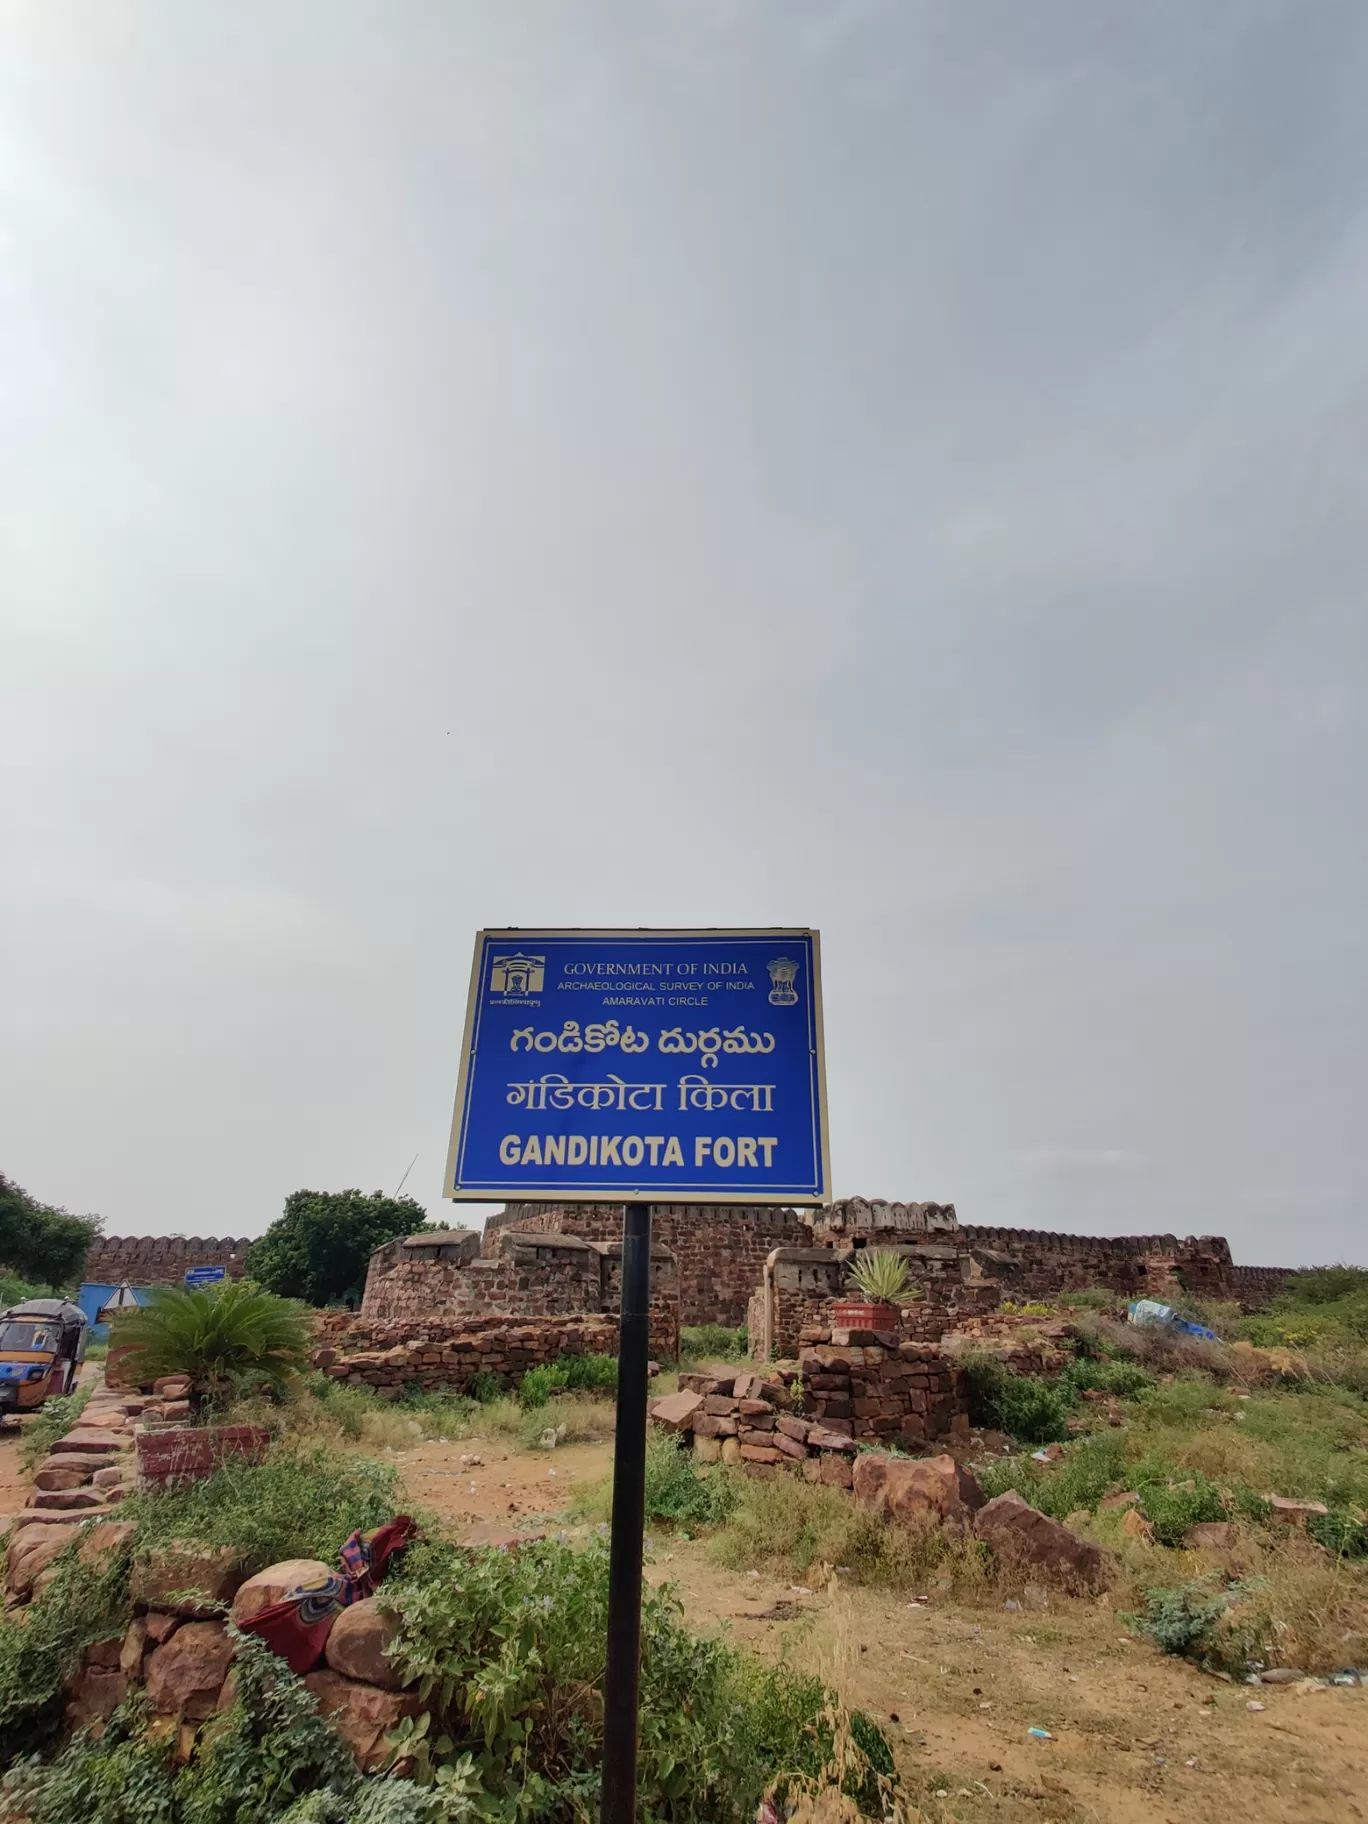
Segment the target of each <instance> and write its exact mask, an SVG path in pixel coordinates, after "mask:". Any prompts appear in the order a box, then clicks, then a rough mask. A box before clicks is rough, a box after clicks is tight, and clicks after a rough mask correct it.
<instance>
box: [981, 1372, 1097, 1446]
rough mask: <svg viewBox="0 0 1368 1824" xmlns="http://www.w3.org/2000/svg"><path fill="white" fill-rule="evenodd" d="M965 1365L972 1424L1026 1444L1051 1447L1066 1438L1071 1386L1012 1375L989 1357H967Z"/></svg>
mask: <svg viewBox="0 0 1368 1824" xmlns="http://www.w3.org/2000/svg"><path fill="white" fill-rule="evenodd" d="M964 1366H965V1370H966V1372H967V1374H968V1377H969V1417H970V1420H971V1422H972V1423H973V1424H975V1425H985V1426H991V1427H992V1428H994V1429H995V1430H997V1431H1005V1432H1008V1433H1009V1434H1010V1435H1011V1436H1012V1437H1014V1438H1019V1439H1020V1440H1021V1441H1022V1442H1023V1443H1025V1444H1054V1443H1057V1442H1059V1441H1060V1440H1061V1439H1063V1438H1067V1437H1068V1435H1069V1431H1068V1425H1067V1424H1066V1420H1067V1419H1068V1416H1069V1409H1070V1407H1071V1406H1072V1404H1073V1395H1072V1389H1071V1388H1070V1387H1068V1386H1067V1385H1064V1386H1060V1385H1059V1384H1058V1383H1056V1382H1053V1381H1045V1380H1042V1379H1040V1377H1039V1376H1037V1375H1033V1374H1013V1373H1012V1371H1011V1369H1010V1368H1004V1367H1003V1365H1002V1363H1001V1362H999V1361H996V1360H994V1358H993V1357H992V1356H989V1355H974V1356H970V1357H968V1359H967V1360H966V1361H965V1364H964Z"/></svg>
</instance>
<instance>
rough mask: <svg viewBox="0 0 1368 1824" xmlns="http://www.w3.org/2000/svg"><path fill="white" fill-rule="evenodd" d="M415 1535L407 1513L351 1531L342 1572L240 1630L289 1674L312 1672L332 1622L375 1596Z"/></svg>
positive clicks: (301, 1589) (312, 1582)
mask: <svg viewBox="0 0 1368 1824" xmlns="http://www.w3.org/2000/svg"><path fill="white" fill-rule="evenodd" d="M417 1536H418V1528H417V1527H416V1526H415V1525H414V1523H413V1521H412V1520H411V1519H410V1518H409V1516H408V1515H407V1514H400V1515H399V1516H398V1518H397V1519H394V1520H391V1521H389V1522H387V1524H386V1525H384V1526H377V1527H375V1528H374V1529H373V1530H372V1531H371V1532H368V1533H353V1534H352V1536H351V1538H350V1539H348V1541H347V1543H346V1544H345V1545H344V1546H343V1547H342V1550H341V1552H340V1553H339V1556H340V1558H341V1560H342V1569H341V1571H329V1572H328V1573H327V1575H326V1576H323V1577H312V1578H310V1579H309V1580H308V1581H307V1582H306V1583H301V1584H298V1585H297V1586H296V1587H295V1588H294V1589H293V1590H291V1591H290V1593H289V1595H288V1596H286V1597H285V1598H284V1599H283V1600H282V1601H280V1602H276V1603H272V1604H271V1606H270V1608H268V1609H263V1610H262V1611H261V1613H260V1614H259V1615H254V1616H253V1617H252V1619H251V1620H250V1621H244V1622H243V1623H242V1629H243V1632H244V1633H246V1634H257V1635H260V1637H261V1639H262V1640H264V1641H265V1642H266V1645H267V1646H268V1647H269V1648H270V1649H271V1651H272V1652H273V1653H278V1654H279V1655H280V1657H281V1659H283V1660H284V1661H285V1663H286V1665H287V1666H288V1667H289V1668H290V1670H291V1672H295V1673H298V1674H300V1675H302V1674H303V1673H305V1672H312V1671H313V1670H314V1668H315V1667H316V1666H318V1665H319V1664H321V1662H322V1659H323V1653H324V1649H325V1648H326V1647H327V1644H328V1636H329V1634H331V1632H332V1626H333V1623H334V1622H335V1621H336V1620H337V1617H338V1616H339V1615H340V1614H341V1613H342V1611H343V1609H346V1608H350V1606H351V1605H352V1603H354V1602H360V1601H361V1600H362V1599H363V1598H364V1597H366V1596H370V1595H373V1594H374V1592H375V1589H376V1587H377V1585H379V1584H380V1583H381V1582H383V1580H384V1576H385V1570H386V1567H387V1566H388V1564H389V1560H390V1559H391V1558H392V1557H393V1556H394V1554H395V1553H396V1552H401V1551H403V1549H404V1547H405V1546H406V1545H409V1544H410V1543H411V1542H412V1541H413V1540H414V1539H416V1538H417Z"/></svg>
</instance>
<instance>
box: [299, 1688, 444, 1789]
mask: <svg viewBox="0 0 1368 1824" xmlns="http://www.w3.org/2000/svg"><path fill="white" fill-rule="evenodd" d="M304 1686H305V1689H306V1690H308V1691H310V1692H312V1694H313V1698H314V1702H315V1703H316V1704H317V1705H318V1708H319V1713H320V1714H321V1715H323V1716H326V1717H327V1719H328V1721H329V1722H330V1723H331V1724H332V1726H333V1728H334V1729H336V1731H337V1733H338V1734H339V1735H340V1736H341V1737H342V1740H343V1741H344V1742H345V1743H346V1744H347V1746H348V1747H349V1748H350V1749H351V1751H352V1753H353V1754H354V1755H355V1756H356V1760H357V1764H358V1766H359V1767H361V1769H362V1770H363V1772H373V1771H374V1770H375V1769H377V1768H379V1767H380V1766H382V1765H383V1764H384V1762H385V1759H386V1757H387V1755H388V1753H389V1750H388V1748H387V1747H386V1745H385V1737H386V1736H387V1735H389V1734H390V1732H391V1731H392V1730H394V1729H396V1728H397V1727H398V1726H399V1723H400V1722H401V1720H402V1719H403V1718H404V1717H406V1716H416V1715H417V1713H418V1707H419V1699H418V1696H417V1693H416V1692H398V1691H379V1690H377V1689H376V1687H375V1686H374V1685H362V1684H356V1683H353V1681H352V1680H351V1679H349V1678H343V1677H342V1676H341V1674H340V1673H337V1672H332V1671H322V1672H310V1673H309V1674H308V1676H307V1677H306V1678H305V1680H304Z"/></svg>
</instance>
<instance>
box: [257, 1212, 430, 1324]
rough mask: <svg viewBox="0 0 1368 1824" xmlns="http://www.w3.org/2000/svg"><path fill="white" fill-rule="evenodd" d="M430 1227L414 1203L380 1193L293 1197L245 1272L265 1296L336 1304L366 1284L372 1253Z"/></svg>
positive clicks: (259, 1244)
mask: <svg viewBox="0 0 1368 1824" xmlns="http://www.w3.org/2000/svg"><path fill="white" fill-rule="evenodd" d="M427 1226H428V1220H427V1211H426V1210H424V1208H423V1206H422V1204H421V1203H417V1202H415V1201H414V1199H413V1198H412V1197H388V1196H386V1195H385V1193H384V1192H383V1191H372V1192H371V1193H370V1194H369V1196H368V1195H367V1194H366V1193H365V1192H364V1191H358V1190H350V1191H294V1192H292V1193H291V1194H290V1196H288V1197H287V1198H286V1199H285V1209H284V1212H283V1214H282V1215H280V1216H278V1217H277V1218H276V1220H275V1221H274V1222H273V1223H272V1224H271V1226H270V1228H269V1229H267V1231H266V1233H265V1234H264V1235H262V1236H261V1237H260V1239H259V1240H257V1241H254V1242H253V1243H252V1246H251V1248H250V1249H249V1250H248V1254H247V1271H248V1272H249V1273H250V1274H251V1275H252V1277H253V1278H254V1279H256V1280H258V1281H259V1282H260V1283H261V1284H262V1285H263V1286H265V1287H266V1288H267V1289H268V1290H269V1291H272V1292H277V1293H279V1294H280V1295H281V1296H282V1297H284V1298H302V1299H305V1300H306V1301H307V1302H308V1303H309V1304H311V1305H327V1304H334V1303H338V1304H340V1303H341V1302H342V1300H343V1299H345V1298H347V1297H348V1296H356V1295H357V1294H358V1293H359V1292H360V1291H361V1288H362V1287H363V1286H364V1285H365V1283H366V1267H367V1263H368V1262H369V1260H370V1257H371V1255H372V1253H373V1252H374V1251H375V1249H376V1248H378V1247H381V1246H382V1245H383V1244H384V1243H385V1242H387V1241H393V1240H395V1239H396V1238H397V1237H398V1236H400V1235H412V1234H415V1233H417V1232H418V1231H419V1230H421V1229H425V1228H426V1227H427Z"/></svg>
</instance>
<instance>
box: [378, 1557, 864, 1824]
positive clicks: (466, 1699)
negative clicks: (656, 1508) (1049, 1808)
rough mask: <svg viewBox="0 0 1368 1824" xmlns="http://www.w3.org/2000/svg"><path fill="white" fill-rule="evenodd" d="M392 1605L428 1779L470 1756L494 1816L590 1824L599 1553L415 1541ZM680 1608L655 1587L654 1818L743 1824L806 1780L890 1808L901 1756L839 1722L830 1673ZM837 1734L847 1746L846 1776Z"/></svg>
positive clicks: (648, 1655) (646, 1782)
mask: <svg viewBox="0 0 1368 1824" xmlns="http://www.w3.org/2000/svg"><path fill="white" fill-rule="evenodd" d="M382 1600H383V1601H384V1604H385V1607H386V1608H388V1609H390V1610H392V1611H393V1612H394V1613H395V1614H396V1615H397V1616H398V1618H399V1635H398V1640H397V1643H396V1645H395V1647H394V1648H393V1650H392V1657H393V1658H394V1660H395V1662H396V1664H397V1666H398V1667H399V1669H400V1671H401V1673H402V1675H403V1676H404V1677H405V1678H406V1679H416V1680H417V1681H418V1689H419V1691H420V1692H421V1693H422V1695H423V1697H424V1700H425V1701H426V1702H427V1704H428V1705H429V1709H430V1714H431V1717H432V1725H431V1727H430V1728H429V1729H428V1730H427V1731H426V1735H425V1740H426V1741H427V1742H428V1743H429V1745H430V1746H429V1753H430V1756H431V1760H432V1763H433V1764H434V1771H437V1770H439V1769H440V1767H441V1766H443V1765H444V1766H446V1767H448V1768H450V1767H452V1766H454V1765H459V1764H460V1763H461V1761H462V1758H463V1757H465V1756H469V1760H468V1762H466V1763H465V1778H466V1779H467V1780H470V1781H473V1782H474V1787H473V1790H474V1793H475V1794H476V1795H478V1796H479V1797H481V1798H482V1799H484V1800H486V1801H487V1802H486V1803H484V1804H482V1805H480V1806H479V1810H480V1811H482V1812H484V1813H486V1815H496V1814H499V1813H502V1812H503V1810H504V1808H505V1807H508V1808H509V1809H510V1810H511V1808H512V1804H513V1802H514V1801H516V1802H517V1807H518V1810H517V1815H519V1816H522V1817H528V1818H531V1817H543V1818H550V1817H575V1816H583V1815H586V1814H590V1815H592V1813H593V1812H594V1811H595V1810H596V1809H597V1803H598V1793H599V1777H600V1773H599V1767H600V1760H601V1752H602V1750H601V1742H602V1728H603V1716H602V1700H601V1696H600V1689H599V1687H600V1681H601V1679H602V1672H603V1647H602V1642H603V1637H604V1630H605V1627H606V1622H607V1556H606V1553H605V1552H604V1551H603V1550H601V1549H600V1548H597V1547H594V1548H591V1549H590V1550H588V1551H585V1552H577V1551H574V1550H572V1549H571V1548H569V1547H566V1546H560V1545H554V1544H550V1543H543V1544H540V1545H535V1546H528V1547H525V1548H524V1549H523V1550H522V1551H520V1552H518V1553H516V1554H505V1553H498V1552H488V1553H479V1554H477V1555H476V1556H475V1558H474V1559H471V1558H470V1557H468V1556H466V1555H464V1554H462V1553H460V1552H458V1551H457V1550H456V1549H455V1548H451V1547H444V1546H421V1547H417V1548H415V1549H414V1550H413V1551H411V1552H410V1553H409V1554H408V1556H407V1559H406V1561H405V1563H404V1565H403V1567H402V1569H401V1572H400V1573H399V1575H398V1576H397V1577H396V1578H393V1579H391V1581H390V1582H389V1583H387V1584H386V1585H385V1590H384V1596H383V1599H382ZM680 1616H681V1611H680V1609H679V1605H678V1603H677V1601H676V1600H675V1598H674V1596H673V1594H672V1593H671V1592H670V1591H668V1590H665V1591H661V1590H647V1591H646V1592H645V1594H644V1601H643V1612H642V1655H641V1719H642V1721H641V1745H640V1759H639V1763H638V1790H639V1804H640V1807H641V1812H642V1815H643V1816H645V1817H654V1818H670V1817H673V1818H679V1819H684V1818H687V1819H690V1820H697V1821H698V1824H713V1821H716V1824H744V1821H746V1820H749V1819H750V1818H752V1817H753V1816H754V1814H755V1810H756V1807H757V1805H758V1804H759V1802H760V1799H761V1797H762V1796H763V1795H764V1794H765V1792H766V1791H767V1790H770V1789H777V1790H778V1792H779V1794H780V1796H781V1798H782V1795H783V1794H784V1792H785V1791H786V1790H787V1789H789V1788H790V1787H795V1786H798V1785H799V1784H800V1783H802V1782H805V1781H814V1782H818V1783H822V1782H825V1783H826V1784H828V1785H830V1784H832V1783H839V1784H840V1786H841V1787H842V1789H843V1790H844V1791H845V1792H846V1794H847V1796H848V1797H850V1798H851V1799H852V1800H854V1801H855V1802H856V1803H857V1804H859V1805H860V1806H861V1807H862V1808H863V1809H864V1810H866V1811H872V1812H873V1813H874V1815H877V1816H882V1815H883V1814H884V1812H885V1810H886V1809H888V1801H889V1799H890V1798H891V1797H892V1793H891V1787H890V1781H891V1776H892V1757H891V1754H890V1752H889V1750H888V1745H887V1743H886V1742H885V1741H884V1739H883V1736H882V1735H881V1734H880V1732H879V1731H878V1729H877V1727H876V1726H875V1725H874V1724H873V1723H872V1722H870V1721H869V1720H868V1719H867V1718H866V1719H861V1720H860V1721H859V1723H858V1724H857V1723H856V1721H855V1719H854V1718H845V1717H844V1716H843V1714H842V1713H841V1712H840V1711H839V1707H838V1706H837V1705H836V1703H835V1700H834V1698H833V1697H832V1695H831V1693H830V1692H829V1691H827V1690H826V1689H825V1688H824V1686H823V1685H822V1683H821V1681H820V1680H817V1679H810V1678H800V1677H798V1676H796V1675H795V1674H794V1673H792V1672H790V1671H788V1670H786V1669H785V1668H783V1667H767V1666H761V1665H759V1664H757V1663H756V1662H754V1661H752V1660H749V1659H746V1658H744V1657H743V1656H742V1655H740V1654H738V1653H736V1652H735V1651H734V1650H733V1649H731V1648H729V1647H727V1646H726V1645H725V1644H724V1643H722V1642H720V1641H718V1640H705V1639H701V1638H699V1637H697V1636H695V1635H693V1634H691V1633H689V1632H688V1631H687V1630H686V1629H685V1628H684V1627H683V1626H682V1625H681V1619H680ZM409 1733H412V1734H416V1733H417V1731H416V1730H412V1731H409ZM838 1736H839V1737H840V1738H841V1740H842V1744H843V1745H844V1744H845V1743H849V1745H850V1752H849V1753H848V1754H846V1755H844V1756H843V1757H842V1758H843V1759H844V1762H845V1764H844V1767H843V1769H841V1770H840V1771H839V1772H837V1770H836V1768H835V1762H836V1760H837V1739H838ZM402 1748H403V1744H402V1743H401V1744H400V1751H402ZM833 1775H834V1780H833ZM472 1809H473V1808H472Z"/></svg>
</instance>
